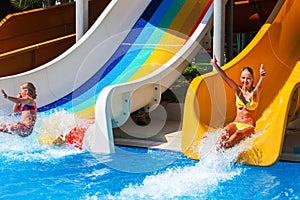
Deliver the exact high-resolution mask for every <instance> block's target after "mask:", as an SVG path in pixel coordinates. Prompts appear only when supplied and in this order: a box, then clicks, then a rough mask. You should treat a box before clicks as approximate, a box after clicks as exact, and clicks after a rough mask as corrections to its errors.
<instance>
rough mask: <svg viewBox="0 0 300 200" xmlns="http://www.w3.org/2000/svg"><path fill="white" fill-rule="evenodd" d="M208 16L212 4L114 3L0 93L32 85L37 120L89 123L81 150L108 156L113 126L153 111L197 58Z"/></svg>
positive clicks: (6, 109)
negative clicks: (54, 117)
mask: <svg viewBox="0 0 300 200" xmlns="http://www.w3.org/2000/svg"><path fill="white" fill-rule="evenodd" d="M211 15H212V0H205V1H200V2H199V1H197V0H189V1H184V0H178V1H177V0H176V1H169V0H153V1H150V0H143V1H140V0H131V1H130V4H128V2H127V1H123V0H113V1H111V3H110V4H109V5H108V6H107V8H106V9H105V10H104V11H103V13H102V14H101V15H100V16H99V18H98V19H97V21H96V22H95V23H94V24H93V26H92V27H91V28H90V29H89V30H88V31H87V33H86V34H85V35H84V36H83V37H82V38H81V39H80V40H79V41H78V42H77V43H76V44H75V45H73V46H72V47H71V48H70V49H68V50H67V51H66V52H65V53H63V54H62V55H60V56H59V57H57V58H55V59H54V60H52V61H50V62H48V63H46V64H45V65H42V66H41V67H39V68H36V69H34V70H30V71H27V72H25V73H21V74H17V75H13V76H7V77H3V78H1V79H0V85H1V88H4V89H5V90H6V92H7V93H8V94H9V95H13V94H17V93H18V90H19V86H20V84H21V83H23V82H26V81H31V82H33V83H34V84H35V85H36V87H37V93H38V99H37V104H38V107H39V109H38V111H39V114H40V115H42V114H43V115H44V114H46V115H47V114H51V113H53V112H54V111H56V110H62V109H63V110H64V111H66V112H69V113H74V114H75V115H76V116H77V117H80V118H83V119H93V121H94V122H93V123H92V124H91V125H90V126H89V128H88V129H87V131H86V134H85V137H84V147H85V148H86V149H87V150H90V151H92V152H96V153H109V152H113V151H114V141H113V133H112V127H117V126H120V125H122V124H123V123H124V122H125V121H126V120H127V119H128V117H129V115H130V113H131V112H133V111H135V110H137V109H139V108H142V107H144V106H147V108H149V110H151V109H154V108H155V107H156V106H157V105H158V103H159V100H160V96H161V93H162V92H163V91H165V90H166V89H167V88H168V87H169V86H170V85H171V84H172V83H173V82H174V81H175V80H176V79H177V78H178V76H180V74H181V72H182V70H183V69H184V68H185V67H186V66H187V64H188V63H189V61H190V60H191V58H193V56H194V55H195V53H196V52H197V51H196V50H197V48H199V41H200V39H201V38H203V36H204V35H205V33H206V31H207V30H208V29H209V27H208V25H207V24H209V21H210V19H211ZM0 101H1V106H0V107H1V111H2V112H3V113H4V114H7V113H10V112H11V106H12V105H11V102H7V101H4V100H3V99H1V100H0ZM49 128H50V129H51V127H49ZM36 131H37V132H38V130H36Z"/></svg>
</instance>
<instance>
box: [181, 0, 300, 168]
mask: <svg viewBox="0 0 300 200" xmlns="http://www.w3.org/2000/svg"><path fill="white" fill-rule="evenodd" d="M299 11H300V1H299V0H285V1H284V0H279V1H278V3H277V4H276V6H275V8H274V10H273V12H272V13H271V15H270V17H269V18H268V20H267V21H266V23H265V24H264V25H263V26H262V28H261V29H260V30H259V32H258V33H257V35H256V36H255V38H254V39H253V40H252V41H251V42H250V44H249V45H248V46H247V47H246V48H245V49H244V50H243V51H242V52H241V53H240V54H239V55H238V56H237V57H236V58H235V59H233V60H232V61H231V62H229V63H228V64H226V65H225V66H223V69H224V70H225V72H226V73H227V74H228V75H229V76H230V77H232V78H233V79H234V80H235V81H236V82H239V76H240V70H241V68H242V67H244V66H246V65H248V66H250V67H252V68H253V69H254V72H255V75H254V76H255V83H257V81H258V78H259V68H260V65H261V64H264V69H265V71H266V72H267V76H266V77H265V78H264V82H263V91H262V96H261V100H260V104H259V108H258V116H257V117H258V121H257V128H256V134H258V137H256V139H255V140H254V141H253V142H252V143H251V148H250V149H249V150H247V151H246V152H243V153H241V154H240V159H242V160H243V161H244V163H245V164H250V165H259V166H269V165H272V164H274V163H275V162H276V161H277V160H278V158H279V156H280V153H281V149H282V144H283V140H284V134H285V129H286V126H287V124H288V123H289V122H290V121H291V120H293V119H294V118H295V115H296V113H297V112H299V107H300V106H299V105H300V103H299V102H300V99H299V98H300V97H299V96H300V95H299V88H300V62H299V58H300V26H299V24H298V23H299V22H298V20H299V19H300V12H299ZM234 98H235V97H234V93H233V92H232V91H231V89H230V88H229V87H228V86H227V85H225V84H224V82H223V81H222V80H221V78H220V76H219V75H217V74H216V72H215V71H213V72H211V73H209V74H206V75H204V76H200V77H197V78H195V79H194V80H193V81H192V83H191V84H190V87H189V89H188V92H187V95H186V101H185V106H184V119H183V127H182V151H183V153H184V154H185V155H186V156H187V157H189V158H192V159H201V158H200V157H199V151H198V149H199V144H200V140H201V138H202V136H203V135H204V134H205V133H206V132H208V131H215V130H216V129H218V128H221V127H223V126H224V125H225V124H227V123H229V122H231V121H232V120H233V119H234V117H235V112H234V111H235V105H234V103H235V100H234Z"/></svg>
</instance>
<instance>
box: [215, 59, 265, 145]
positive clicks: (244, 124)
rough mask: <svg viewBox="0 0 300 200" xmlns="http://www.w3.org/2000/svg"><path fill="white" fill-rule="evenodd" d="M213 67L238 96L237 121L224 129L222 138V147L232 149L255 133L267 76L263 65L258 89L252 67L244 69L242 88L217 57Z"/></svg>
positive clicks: (242, 72)
mask: <svg viewBox="0 0 300 200" xmlns="http://www.w3.org/2000/svg"><path fill="white" fill-rule="evenodd" d="M211 65H212V66H213V67H214V68H215V69H216V70H217V72H218V73H219V75H220V76H221V77H222V79H223V80H224V81H225V82H226V83H227V84H228V85H229V87H230V88H232V89H233V90H234V91H235V94H236V108H237V109H236V117H235V120H234V121H233V122H231V123H230V124H228V125H227V126H225V127H224V128H223V129H222V134H221V137H220V146H221V147H223V148H230V147H232V146H234V145H235V144H237V143H239V142H240V141H241V140H243V139H244V138H246V137H249V136H250V135H252V134H253V133H254V132H255V126H256V111H257V106H258V102H259V96H260V93H261V89H262V81H263V78H264V77H265V76H266V72H265V71H264V69H263V65H261V67H260V79H259V81H258V83H257V85H256V87H253V80H254V76H253V70H252V69H251V68H250V67H244V68H243V69H242V71H241V76H240V80H241V84H242V86H239V85H238V84H237V83H235V82H234V81H233V80H232V79H231V78H230V77H228V76H227V75H226V73H225V72H224V71H223V70H222V68H221V67H220V66H219V65H218V64H217V59H216V57H215V56H214V58H213V59H211Z"/></svg>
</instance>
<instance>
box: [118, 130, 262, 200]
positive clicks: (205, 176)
mask: <svg viewBox="0 0 300 200" xmlns="http://www.w3.org/2000/svg"><path fill="white" fill-rule="evenodd" d="M219 135H220V130H217V131H216V132H210V133H207V134H206V139H205V140H203V142H202V144H201V145H200V147H199V151H200V154H202V156H203V157H202V158H201V160H200V161H199V162H198V163H197V164H196V165H195V166H188V167H182V168H176V169H168V170H167V171H165V172H163V173H161V174H157V175H151V176H148V177H146V178H145V179H144V181H143V183H142V184H140V185H130V186H128V187H127V188H125V189H123V190H122V191H121V192H120V194H118V196H117V198H121V199H127V198H129V199H132V198H151V199H171V198H176V197H177V198H178V197H197V198H205V196H206V195H207V193H209V192H213V191H214V190H215V189H216V187H217V186H218V184H219V183H221V182H224V181H228V180H231V179H232V178H233V177H235V176H238V175H240V174H241V173H242V172H243V171H242V168H239V166H238V165H236V164H235V162H236V161H237V159H238V156H239V154H240V153H241V152H242V151H245V150H246V149H247V148H248V147H249V146H248V147H247V145H245V143H249V140H253V139H254V138H249V139H247V140H245V142H242V143H241V144H238V145H236V146H234V147H233V148H231V149H228V150H224V149H222V150H216V144H217V142H218V140H219ZM256 137H257V136H256ZM201 151H202V152H201Z"/></svg>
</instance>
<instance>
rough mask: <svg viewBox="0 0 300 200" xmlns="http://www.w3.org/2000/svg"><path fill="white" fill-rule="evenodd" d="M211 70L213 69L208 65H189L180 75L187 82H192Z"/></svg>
mask: <svg viewBox="0 0 300 200" xmlns="http://www.w3.org/2000/svg"><path fill="white" fill-rule="evenodd" d="M212 70H213V68H212V66H211V65H210V64H209V63H205V62H199V63H191V64H189V66H188V67H187V68H185V70H184V71H183V73H182V75H183V76H184V77H185V78H186V79H187V80H193V79H194V78H195V77H197V76H200V75H203V74H206V73H208V72H211V71H212Z"/></svg>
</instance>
